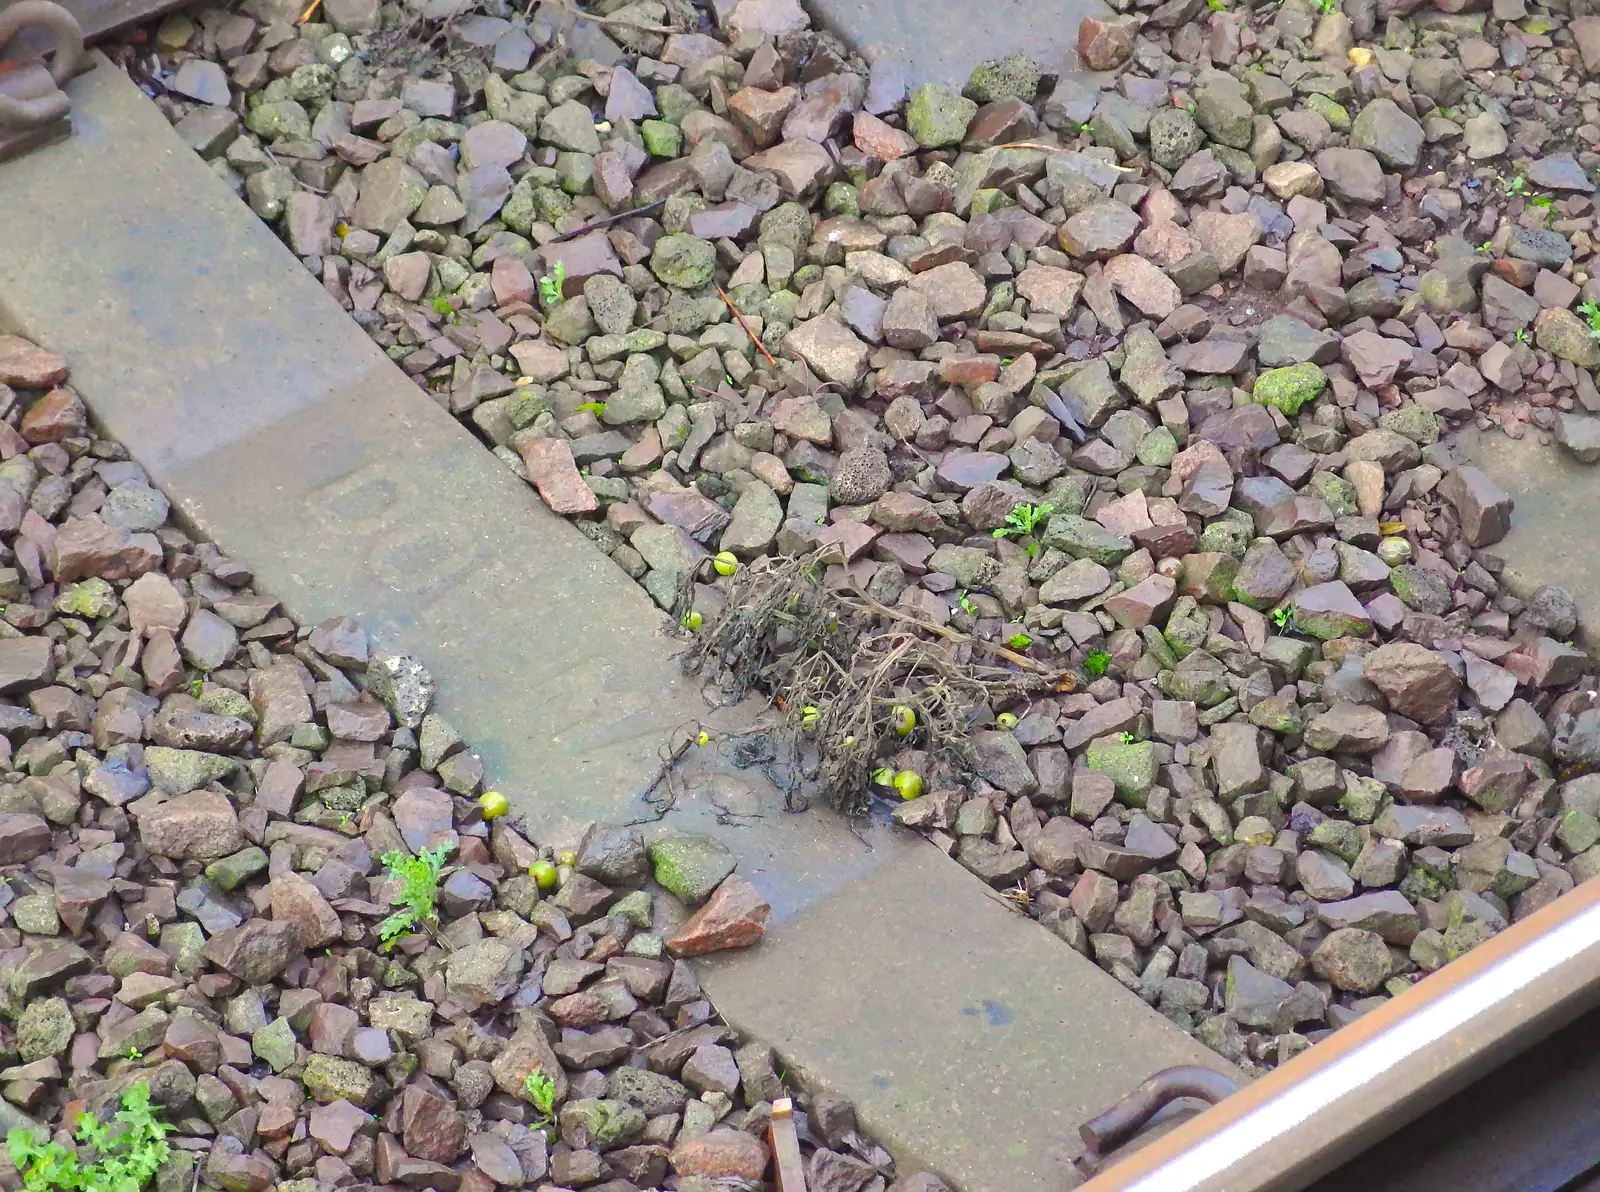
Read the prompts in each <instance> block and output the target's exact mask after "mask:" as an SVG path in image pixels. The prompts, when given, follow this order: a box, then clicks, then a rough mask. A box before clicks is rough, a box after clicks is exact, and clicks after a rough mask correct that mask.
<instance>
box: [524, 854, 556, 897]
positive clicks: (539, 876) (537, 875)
mask: <svg viewBox="0 0 1600 1192" xmlns="http://www.w3.org/2000/svg"><path fill="white" fill-rule="evenodd" d="M528 876H529V877H531V878H532V879H533V880H534V881H536V882H537V883H539V889H541V890H552V889H554V888H555V884H556V867H555V866H554V865H552V864H550V862H548V861H535V862H534V863H533V864H532V865H530V866H528Z"/></svg>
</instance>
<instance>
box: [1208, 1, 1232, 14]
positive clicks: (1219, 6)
mask: <svg viewBox="0 0 1600 1192" xmlns="http://www.w3.org/2000/svg"><path fill="white" fill-rule="evenodd" d="M1206 7H1207V8H1209V9H1210V10H1211V11H1212V12H1227V11H1228V0H1206Z"/></svg>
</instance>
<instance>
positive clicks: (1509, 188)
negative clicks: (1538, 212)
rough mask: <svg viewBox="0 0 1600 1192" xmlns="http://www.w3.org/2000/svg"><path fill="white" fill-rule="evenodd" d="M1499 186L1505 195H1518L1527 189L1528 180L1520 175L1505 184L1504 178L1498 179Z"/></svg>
mask: <svg viewBox="0 0 1600 1192" xmlns="http://www.w3.org/2000/svg"><path fill="white" fill-rule="evenodd" d="M1500 185H1501V187H1502V188H1503V189H1504V190H1505V192H1506V194H1508V195H1520V194H1522V193H1523V192H1525V191H1526V190H1527V189H1528V180H1527V179H1526V178H1524V177H1523V176H1522V175H1521V174H1518V175H1517V176H1516V177H1515V178H1513V179H1511V181H1510V182H1507V181H1506V180H1505V179H1504V178H1502V179H1500Z"/></svg>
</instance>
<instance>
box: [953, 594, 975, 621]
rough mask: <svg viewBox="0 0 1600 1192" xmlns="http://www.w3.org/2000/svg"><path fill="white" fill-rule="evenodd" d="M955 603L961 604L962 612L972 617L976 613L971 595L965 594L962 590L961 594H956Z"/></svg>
mask: <svg viewBox="0 0 1600 1192" xmlns="http://www.w3.org/2000/svg"><path fill="white" fill-rule="evenodd" d="M956 603H957V604H959V605H960V606H961V611H962V612H964V613H967V614H969V615H970V616H974V617H975V616H977V615H978V610H977V607H976V606H975V605H974V604H973V603H972V597H971V596H969V595H967V593H965V592H963V593H961V595H959V596H957V597H956Z"/></svg>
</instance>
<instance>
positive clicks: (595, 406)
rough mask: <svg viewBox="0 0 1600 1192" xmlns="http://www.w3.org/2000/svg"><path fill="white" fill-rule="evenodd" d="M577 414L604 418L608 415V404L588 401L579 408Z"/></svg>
mask: <svg viewBox="0 0 1600 1192" xmlns="http://www.w3.org/2000/svg"><path fill="white" fill-rule="evenodd" d="M577 413H580V414H582V413H589V414H593V415H594V416H595V417H596V418H604V417H605V414H606V403H605V402H603V401H586V402H584V403H583V404H582V405H581V406H579V407H578V409H577Z"/></svg>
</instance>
